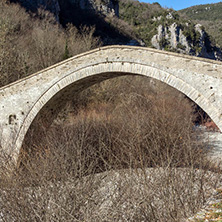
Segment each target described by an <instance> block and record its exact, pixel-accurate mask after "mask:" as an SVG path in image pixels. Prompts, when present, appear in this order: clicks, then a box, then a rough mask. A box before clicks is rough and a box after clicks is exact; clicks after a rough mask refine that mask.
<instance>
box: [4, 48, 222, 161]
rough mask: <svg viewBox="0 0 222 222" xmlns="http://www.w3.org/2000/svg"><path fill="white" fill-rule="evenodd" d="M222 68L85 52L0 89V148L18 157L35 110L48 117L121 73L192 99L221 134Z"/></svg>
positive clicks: (119, 52) (110, 51)
mask: <svg viewBox="0 0 222 222" xmlns="http://www.w3.org/2000/svg"><path fill="white" fill-rule="evenodd" d="M221 70H222V63H221V62H218V61H213V60H207V59H201V58H196V57H191V56H185V55H181V54H176V53H170V52H164V51H159V50H155V49H149V48H143V47H133V46H109V47H103V48H98V49H95V50H92V51H90V52H86V53H84V54H81V55H78V56H75V57H73V58H70V59H68V60H66V61H63V62H61V63H58V64H56V65H54V66H51V67H49V68H47V69H45V70H42V71H40V72H38V73H35V74H33V75H31V76H29V77H27V78H24V79H21V80H19V81H17V82H14V83H12V84H10V85H7V86H5V87H3V88H0V108H1V112H0V125H1V129H2V132H1V145H2V148H3V149H4V150H5V151H7V152H9V153H12V154H14V156H15V158H17V155H18V153H19V150H20V148H21V145H22V142H23V139H24V137H25V135H26V133H27V130H28V129H29V127H30V125H31V124H32V122H33V120H34V119H35V118H36V116H37V115H38V114H39V113H40V112H41V113H49V115H48V116H49V118H51V117H50V115H51V116H53V113H54V112H56V110H57V109H59V108H60V107H61V105H62V102H65V100H66V99H68V98H69V97H71V95H72V94H73V93H75V92H77V91H79V90H82V89H83V88H84V87H88V86H90V85H92V84H94V83H97V82H100V81H103V80H105V79H109V78H113V77H116V76H121V75H134V74H136V75H142V76H148V77H152V78H155V79H158V80H160V81H162V82H165V83H166V84H168V85H170V86H172V87H174V88H176V89H177V90H179V91H181V92H182V93H184V94H185V95H187V96H188V97H189V98H191V99H192V100H193V101H194V102H195V103H196V104H198V105H199V106H200V107H201V108H202V109H203V110H204V111H205V112H206V113H207V114H208V115H209V116H210V117H211V119H212V120H213V121H214V122H215V123H216V124H217V126H218V127H219V129H220V130H222V87H221V85H222V71H221ZM48 110H49V112H48Z"/></svg>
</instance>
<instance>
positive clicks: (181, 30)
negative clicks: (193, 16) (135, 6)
mask: <svg viewBox="0 0 222 222" xmlns="http://www.w3.org/2000/svg"><path fill="white" fill-rule="evenodd" d="M158 19H159V20H160V19H162V18H160V17H159V18H153V20H154V21H157V20H158ZM166 19H172V17H171V16H170V14H169V15H168V17H167V18H166ZM151 44H152V46H153V47H155V48H157V49H163V50H164V49H165V50H170V51H177V52H180V53H184V54H189V55H194V56H198V57H204V58H209V59H215V60H222V53H221V50H220V48H218V47H216V46H214V45H213V44H212V43H211V41H210V38H209V36H208V34H207V33H206V32H205V30H204V28H203V26H202V25H200V24H196V25H193V24H189V23H185V24H184V25H181V24H177V23H176V22H173V23H172V24H171V25H166V24H159V26H158V27H157V34H156V35H154V36H153V37H152V39H151Z"/></svg>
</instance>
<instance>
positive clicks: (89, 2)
mask: <svg viewBox="0 0 222 222" xmlns="http://www.w3.org/2000/svg"><path fill="white" fill-rule="evenodd" d="M12 2H18V3H20V4H21V5H22V6H23V7H25V8H26V9H27V10H30V11H32V12H35V11H37V10H38V8H42V9H45V10H48V11H50V12H51V13H53V14H54V15H55V17H56V19H57V21H59V17H60V13H61V10H62V9H63V8H64V7H63V6H64V5H69V6H71V7H75V8H79V9H82V10H85V11H87V10H88V11H90V12H94V13H100V14H102V15H105V16H119V5H118V2H117V1H116V0H12ZM63 13H65V12H63Z"/></svg>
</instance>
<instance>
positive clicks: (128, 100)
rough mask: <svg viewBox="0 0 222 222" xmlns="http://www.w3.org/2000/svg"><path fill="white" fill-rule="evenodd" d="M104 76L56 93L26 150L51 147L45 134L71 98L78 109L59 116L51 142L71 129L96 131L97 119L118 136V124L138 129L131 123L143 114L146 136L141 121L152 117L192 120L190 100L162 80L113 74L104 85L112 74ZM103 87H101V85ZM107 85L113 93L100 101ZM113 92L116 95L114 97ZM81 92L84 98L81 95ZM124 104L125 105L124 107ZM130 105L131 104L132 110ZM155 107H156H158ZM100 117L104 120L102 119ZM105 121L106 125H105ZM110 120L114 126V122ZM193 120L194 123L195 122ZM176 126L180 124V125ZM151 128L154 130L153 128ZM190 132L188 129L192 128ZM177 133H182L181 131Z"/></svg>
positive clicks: (37, 120)
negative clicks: (46, 143) (89, 128)
mask: <svg viewBox="0 0 222 222" xmlns="http://www.w3.org/2000/svg"><path fill="white" fill-rule="evenodd" d="M121 76H122V77H121ZM101 77H102V78H101ZM101 77H100V78H99V80H98V79H96V76H93V77H89V78H86V79H84V80H81V81H79V82H77V83H74V84H72V85H69V86H68V87H66V88H64V89H63V90H61V91H60V93H58V94H56V95H55V96H54V97H53V98H51V100H50V101H49V102H48V103H47V104H46V105H45V106H44V107H43V108H42V110H41V112H39V114H38V115H37V117H36V118H35V120H34V121H33V123H32V127H31V128H30V130H29V131H28V133H27V135H26V138H25V140H24V143H23V145H24V144H25V149H27V148H30V147H32V149H33V147H34V149H35V151H37V152H39V150H36V148H37V149H39V144H40V146H42V147H47V145H43V144H41V142H40V139H42V138H44V139H45V138H46V137H45V134H46V133H47V131H48V128H49V126H50V125H51V124H52V123H53V121H54V120H55V117H56V116H57V115H58V114H59V111H60V110H61V109H62V108H63V107H65V104H66V103H67V101H69V100H70V97H71V96H72V95H76V96H75V98H74V106H76V107H73V106H72V107H71V110H68V111H67V110H66V111H65V112H64V111H63V113H62V114H61V113H60V114H59V117H58V118H57V119H56V121H54V124H53V127H52V128H51V133H52V135H53V139H52V138H51V143H52V140H56V135H55V134H58V135H59V136H58V137H62V134H61V132H63V133H65V134H67V129H69V128H70V129H71V131H75V130H74V129H73V128H72V127H74V128H75V127H76V128H78V127H80V128H81V127H82V128H84V129H85V128H87V127H92V128H93V127H95V126H94V124H95V122H93V121H94V120H95V119H96V121H97V122H96V124H99V127H100V128H101V129H102V130H103V131H105V130H106V129H105V128H106V127H107V128H108V127H111V131H115V133H116V136H117V134H118V133H117V132H118V131H121V129H120V126H119V125H118V123H119V122H121V121H122V122H121V124H120V125H122V126H124V125H127V126H128V127H135V128H136V125H133V124H132V125H131V126H129V125H128V124H129V123H130V120H133V119H134V121H136V122H137V121H138V120H135V118H137V119H139V118H140V115H141V120H139V122H137V124H139V125H140V126H139V127H141V131H143V133H144V129H142V125H141V124H142V122H141V121H142V120H143V121H146V118H149V115H150V116H152V118H154V119H155V121H156V122H158V121H160V122H161V120H160V118H161V116H162V118H166V116H167V115H168V118H172V119H174V117H175V116H177V112H182V113H183V115H182V116H179V115H181V113H178V116H177V118H184V120H183V119H180V120H175V121H176V122H177V121H181V124H182V123H184V122H186V121H190V120H191V119H192V117H191V116H189V115H192V114H193V113H192V112H193V110H192V105H191V104H190V101H188V100H187V99H186V98H185V96H184V95H183V94H181V93H179V92H178V91H177V90H175V89H173V88H171V87H169V86H167V85H166V84H163V83H161V82H160V81H155V80H154V79H153V78H147V77H145V76H137V77H136V76H132V74H128V73H127V74H126V73H123V74H122V75H121V74H120V73H113V75H112V81H111V80H108V81H109V82H108V81H104V82H103V80H106V79H110V75H109V74H108V75H107V73H106V74H104V75H102V76H101ZM107 77H109V78H107ZM115 77H119V78H115ZM107 82H108V83H107ZM86 83H87V84H86ZM89 83H90V84H89ZM95 83H97V86H93V87H94V88H93V89H92V90H91V95H90V88H89V87H90V86H92V85H94V84H95ZM99 84H100V86H98V85H99ZM107 85H108V88H111V89H110V90H111V91H110V92H109V94H110V95H108V96H107V95H106V96H107V98H104V96H101V97H102V99H101V98H96V97H98V94H99V92H98V91H101V90H102V89H103V88H104V86H106V87H107ZM91 88H92V87H91ZM96 90H97V92H96ZM132 90H133V91H132ZM92 91H94V95H92V94H93V93H92ZM111 92H112V93H113V94H114V95H112V96H111ZM81 93H82V95H80V94H81ZM121 94H124V95H121ZM92 97H94V100H97V101H92ZM177 97H178V98H177ZM86 99H88V101H86ZM123 99H124V100H123ZM159 100H160V101H159ZM174 100H175V101H174ZM107 101H111V103H112V106H115V108H114V107H112V108H110V105H107V104H106V102H107ZM98 102H100V103H102V104H100V103H98ZM72 103H73V102H72ZM122 103H123V104H124V105H123V106H122V105H121V104H122ZM161 103H162V104H161ZM127 104H129V107H128V105H127ZM152 104H155V107H154V106H153V105H152ZM136 105H137V106H138V109H136V110H135V106H136ZM158 106H159V107H158ZM168 106H169V107H170V108H169V107H168ZM173 106H176V107H174V108H175V109H174V108H173ZM140 108H141V110H140ZM145 108H147V112H148V115H147V114H145V113H144V112H145V110H144V109H145ZM52 109H53V110H52ZM107 109H111V110H112V111H110V110H107ZM161 109H165V111H164V112H166V113H165V114H164V112H163V110H161ZM186 109H187V111H186ZM130 112H132V113H137V114H136V116H137V117H135V116H133V115H132V116H131V117H130V116H129V115H128V118H126V119H127V121H124V120H123V119H124V115H126V113H130ZM158 112H160V116H159V117H158ZM169 112H173V113H174V114H172V115H170V113H169ZM64 113H65V115H66V116H67V114H68V118H66V119H65V120H62V121H61V119H62V118H63V116H64ZM151 114H152V115H151ZM100 115H101V117H99V116H100ZM113 115H115V116H119V117H121V118H122V119H118V118H114V117H113ZM165 115H166V116H165ZM126 116H127V115H126ZM185 116H186V117H185ZM78 118H79V120H78ZM101 119H102V121H103V124H102V126H101ZM110 119H111V122H112V123H110ZM81 121H83V122H84V121H86V122H84V124H89V125H90V124H93V125H92V126H91V125H90V126H89V125H87V126H86V125H82V122H81ZM152 121H154V120H152ZM164 121H166V122H165V124H166V125H162V127H165V128H166V129H167V130H169V127H170V124H171V123H170V121H168V120H166V119H164ZM192 121H194V120H193V119H192ZM58 122H60V124H61V122H62V124H65V127H60V125H59V124H58ZM70 122H71V124H70ZM104 122H108V126H107V125H106V126H105V128H103V127H104ZM114 123H115V124H116V125H118V127H119V128H118V127H117V128H118V129H116V128H115V127H113V125H115V124H114ZM109 124H111V125H112V126H110V125H109ZM149 124H150V122H149ZM158 124H160V123H158ZM176 124H178V122H177V123H176ZM189 124H190V123H189ZM149 126H150V127H151V125H149ZM96 127H98V126H96ZM146 127H147V126H146ZM146 127H144V128H145V129H146V132H147V131H148V129H147V128H146ZM158 127H160V126H158ZM172 127H176V128H177V127H178V126H172ZM187 127H188V126H187ZM166 129H164V128H163V131H162V133H163V132H165V133H166V131H165V130H166ZM78 130H79V129H78ZM78 130H77V131H78ZM94 130H95V131H96V132H97V133H98V129H94ZM131 130H132V128H131ZM174 130H175V129H174ZM177 130H178V129H177ZM186 130H188V128H187V129H186ZM95 131H93V132H91V134H92V135H94V137H96V134H95ZM75 133H76V132H75ZM85 133H86V132H85ZM156 133H157V132H156ZM172 133H175V132H172ZM177 133H178V134H180V132H179V130H178V132H177ZM189 133H190V132H189ZM68 134H69V133H68ZM189 135H190V134H189ZM69 136H70V134H69V135H68V137H69ZM88 136H89V135H88ZM103 136H104V135H103ZM105 136H108V135H105ZM152 136H154V135H152ZM174 136H175V135H174ZM65 137H67V136H65ZM114 137H115V136H114ZM123 137H124V138H125V139H126V138H127V137H128V136H126V135H123ZM180 137H184V136H180ZM75 138H79V136H78V135H75ZM69 139H70V138H69ZM91 139H92V138H91ZM103 139H104V138H103ZM66 142H67V141H64V140H63V139H62V143H66ZM93 143H95V144H97V145H96V146H98V141H97V142H95V141H94V142H93ZM33 145H34V146H33ZM57 145H58V144H57ZM168 145H169V144H168ZM55 146H56V144H55ZM87 146H88V145H87ZM90 146H91V145H90ZM118 147H119V146H118ZM47 149H48V148H46V150H47ZM93 150H94V149H93ZM94 151H95V150H94ZM40 152H43V153H44V152H45V151H42V148H40ZM117 165H118V164H117ZM150 166H153V165H152V163H150ZM122 167H124V166H122ZM125 167H126V166H125ZM100 168H101V167H100ZM104 169H105V166H103V170H104ZM97 170H98V169H97ZM100 170H101V169H100Z"/></svg>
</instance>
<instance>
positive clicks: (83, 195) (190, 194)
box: [0, 77, 222, 221]
mask: <svg viewBox="0 0 222 222" xmlns="http://www.w3.org/2000/svg"><path fill="white" fill-rule="evenodd" d="M73 103H74V104H75V105H77V104H78V106H76V107H75V109H74V107H72V105H70V104H69V106H68V107H69V109H66V111H64V110H63V115H60V116H59V117H58V118H59V119H57V120H55V122H54V124H53V125H52V126H51V128H50V129H39V130H42V131H44V130H45V131H44V132H45V135H46V136H45V137H44V138H41V139H40V138H38V141H39V142H38V143H35V144H32V146H31V147H30V146H29V147H23V150H22V153H21V157H20V161H21V162H20V167H19V168H18V169H17V170H16V171H14V173H13V176H12V177H10V178H9V177H8V174H7V173H6V172H7V171H6V170H5V169H4V170H1V174H2V175H1V181H0V187H1V190H0V198H1V201H0V209H1V211H0V218H1V217H2V218H1V219H0V221H1V220H2V221H182V220H183V219H184V218H186V217H189V216H191V215H192V214H194V213H195V212H196V211H198V209H200V208H201V207H202V205H203V204H204V203H205V201H206V200H207V198H208V197H209V196H210V195H211V194H212V192H213V189H215V188H216V187H217V186H218V185H219V184H220V183H221V179H222V178H221V176H220V171H219V170H218V169H217V168H216V167H215V166H213V165H212V164H211V163H210V162H209V161H208V160H207V158H206V155H207V150H206V149H205V146H204V144H202V143H201V142H200V141H198V140H197V137H198V135H197V134H196V133H195V132H194V131H193V130H192V128H193V117H192V116H193V115H192V113H193V109H192V106H191V104H190V102H189V101H188V100H186V99H184V97H183V95H180V94H178V92H175V91H174V90H172V89H170V88H167V87H165V86H164V85H162V84H160V83H158V82H154V83H152V84H150V80H149V79H147V78H141V77H127V78H126V77H121V78H119V79H118V78H116V79H113V80H109V81H106V82H104V83H101V84H99V85H95V86H94V87H92V88H90V89H87V90H85V91H83V92H82V93H81V94H80V95H78V96H76V99H75V98H74V100H73ZM80 104H81V105H80ZM71 111H72V112H71ZM64 113H65V114H66V115H65V116H67V118H66V119H63V121H62V124H60V125H58V123H59V122H60V123H61V119H60V118H61V116H64ZM34 136H37V135H34ZM33 141H34V140H33ZM35 141H36V140H35ZM30 150H31V151H32V152H30Z"/></svg>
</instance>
